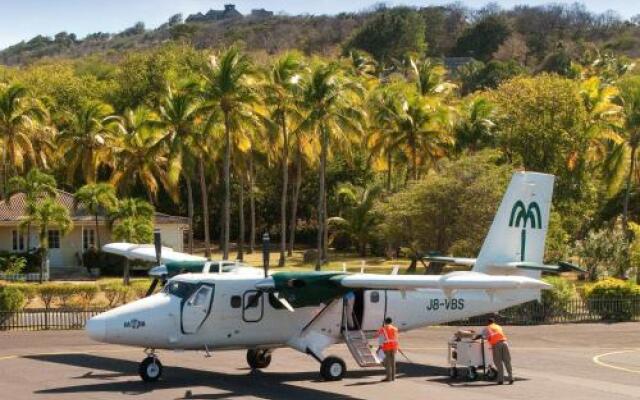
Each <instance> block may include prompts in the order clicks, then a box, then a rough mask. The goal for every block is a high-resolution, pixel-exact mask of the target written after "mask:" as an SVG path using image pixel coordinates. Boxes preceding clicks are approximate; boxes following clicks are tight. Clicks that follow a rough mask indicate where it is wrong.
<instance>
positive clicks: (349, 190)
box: [329, 184, 382, 257]
mask: <svg viewBox="0 0 640 400" xmlns="http://www.w3.org/2000/svg"><path fill="white" fill-rule="evenodd" d="M381 192H382V188H381V187H380V186H372V187H357V186H354V185H352V184H343V185H341V186H340V187H338V190H337V192H336V195H337V196H338V198H340V199H341V200H342V201H343V202H344V204H345V206H346V207H345V208H346V209H345V210H344V211H343V213H342V216H338V217H331V218H329V226H330V227H333V228H334V229H335V231H336V232H341V233H343V234H346V235H347V236H349V238H350V239H351V240H352V241H353V242H354V243H355V244H356V247H357V250H358V253H359V254H360V255H361V256H362V257H365V256H366V255H367V245H368V244H369V243H370V241H371V239H372V237H373V234H374V232H375V226H376V224H377V223H378V220H379V217H378V215H377V214H375V213H373V212H372V210H373V207H374V205H375V201H376V199H377V197H378V196H379V195H380V193H381Z"/></svg>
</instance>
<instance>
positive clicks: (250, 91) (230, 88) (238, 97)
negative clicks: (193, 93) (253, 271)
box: [202, 47, 256, 260]
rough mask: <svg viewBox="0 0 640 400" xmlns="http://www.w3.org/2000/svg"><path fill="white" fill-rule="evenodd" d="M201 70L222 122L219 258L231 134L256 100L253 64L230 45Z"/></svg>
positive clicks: (226, 224) (228, 195)
mask: <svg viewBox="0 0 640 400" xmlns="http://www.w3.org/2000/svg"><path fill="white" fill-rule="evenodd" d="M210 61H211V62H210V63H209V65H208V66H207V67H206V68H205V69H204V70H203V74H202V75H203V79H204V88H203V95H204V97H205V98H206V99H207V100H209V101H210V102H211V104H212V105H214V106H216V107H217V108H218V109H219V110H220V111H221V112H222V115H223V122H224V204H223V220H224V224H223V231H224V234H223V243H222V251H223V259H225V260H226V259H228V258H229V234H230V214H231V153H232V133H234V132H237V131H238V130H239V128H240V127H241V126H242V122H243V120H244V119H245V118H246V117H249V116H250V114H252V110H251V108H250V106H251V104H252V103H254V101H255V100H256V95H255V92H254V82H252V80H251V76H252V74H253V67H252V65H251V62H250V60H249V58H248V57H247V56H246V55H245V54H243V53H242V52H241V51H240V49H239V48H238V47H231V48H229V49H227V50H226V51H224V52H222V53H221V54H220V56H219V57H211V60H210Z"/></svg>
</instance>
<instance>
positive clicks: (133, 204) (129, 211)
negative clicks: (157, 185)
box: [109, 198, 155, 285]
mask: <svg viewBox="0 0 640 400" xmlns="http://www.w3.org/2000/svg"><path fill="white" fill-rule="evenodd" d="M154 216H155V211H154V208H153V206H152V205H151V204H150V203H148V202H146V201H144V200H141V199H135V198H129V199H124V200H121V201H119V202H118V204H117V206H116V207H115V208H114V209H113V210H111V212H110V213H109V221H110V225H111V226H113V230H112V233H113V237H114V239H116V240H120V241H124V242H127V243H149V242H151V241H152V240H153V218H154ZM123 272H124V276H123V282H124V284H125V285H129V259H126V258H125V263H124V271H123Z"/></svg>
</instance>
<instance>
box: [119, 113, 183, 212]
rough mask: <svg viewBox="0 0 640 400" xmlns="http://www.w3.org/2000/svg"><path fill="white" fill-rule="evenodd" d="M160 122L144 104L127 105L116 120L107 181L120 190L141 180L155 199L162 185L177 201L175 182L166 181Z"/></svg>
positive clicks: (166, 174) (165, 163)
mask: <svg viewBox="0 0 640 400" xmlns="http://www.w3.org/2000/svg"><path fill="white" fill-rule="evenodd" d="M161 128H162V122H161V121H160V120H159V118H158V116H157V115H155V114H154V113H153V112H151V111H150V110H149V109H147V108H145V107H138V108H137V109H135V110H130V109H127V110H125V111H124V113H123V115H122V117H120V118H118V122H117V126H116V129H117V132H118V133H119V134H118V136H117V141H116V142H115V144H114V153H115V154H114V159H115V161H114V168H113V172H112V174H111V178H110V183H111V184H112V185H113V186H114V187H116V188H118V189H119V190H120V191H121V192H124V193H127V192H128V189H129V188H130V187H131V186H133V185H136V184H140V185H141V186H142V187H144V188H145V190H146V191H147V196H148V198H149V201H151V202H152V203H155V202H156V201H157V199H158V190H159V189H160V187H163V188H164V189H165V190H166V191H167V193H169V194H170V196H171V199H172V200H173V201H174V202H175V203H177V202H178V196H179V194H178V190H177V185H172V184H170V183H169V179H168V172H167V166H168V159H167V155H166V144H165V142H164V141H162V133H161V130H160V129H161Z"/></svg>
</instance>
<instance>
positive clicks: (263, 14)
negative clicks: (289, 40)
mask: <svg viewBox="0 0 640 400" xmlns="http://www.w3.org/2000/svg"><path fill="white" fill-rule="evenodd" d="M251 16H252V17H253V18H269V17H273V11H268V10H265V9H264V8H254V9H253V10H251Z"/></svg>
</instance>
